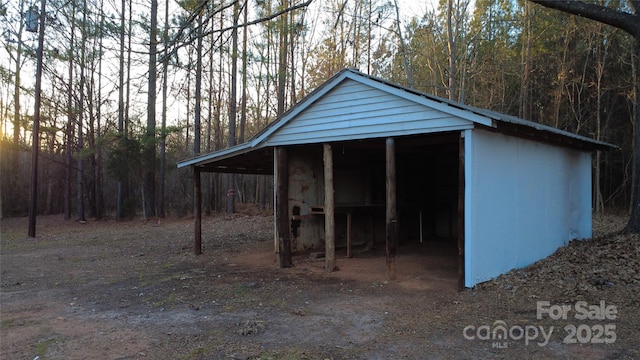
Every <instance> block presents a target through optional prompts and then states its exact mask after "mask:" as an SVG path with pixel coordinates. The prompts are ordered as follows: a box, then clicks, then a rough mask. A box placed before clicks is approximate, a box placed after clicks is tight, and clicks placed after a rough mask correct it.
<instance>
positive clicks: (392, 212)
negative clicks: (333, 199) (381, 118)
mask: <svg viewBox="0 0 640 360" xmlns="http://www.w3.org/2000/svg"><path fill="white" fill-rule="evenodd" d="M386 169H387V171H386V187H387V196H386V197H387V201H386V203H387V206H386V210H387V211H386V231H385V242H386V254H387V280H395V278H396V251H397V248H398V210H397V199H396V151H395V141H394V140H393V138H388V139H387V142H386Z"/></svg>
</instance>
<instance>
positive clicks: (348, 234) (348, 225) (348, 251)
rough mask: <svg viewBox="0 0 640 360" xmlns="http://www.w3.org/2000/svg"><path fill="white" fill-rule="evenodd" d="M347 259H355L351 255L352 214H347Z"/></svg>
mask: <svg viewBox="0 0 640 360" xmlns="http://www.w3.org/2000/svg"><path fill="white" fill-rule="evenodd" d="M347 257H348V258H351V257H353V254H352V253H351V212H348V213H347Z"/></svg>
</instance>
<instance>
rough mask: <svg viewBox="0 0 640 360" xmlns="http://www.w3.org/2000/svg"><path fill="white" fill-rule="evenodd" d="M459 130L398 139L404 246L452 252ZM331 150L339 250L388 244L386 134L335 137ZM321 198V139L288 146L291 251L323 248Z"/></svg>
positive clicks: (400, 227) (454, 247) (400, 222)
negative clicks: (342, 139) (351, 138)
mask: <svg viewBox="0 0 640 360" xmlns="http://www.w3.org/2000/svg"><path fill="white" fill-rule="evenodd" d="M459 136H460V133H459V132H452V133H438V134H429V135H421V136H414V137H401V138H396V186H397V208H398V230H399V246H400V249H402V248H403V247H406V248H410V249H415V251H427V252H429V249H428V248H429V247H432V248H437V249H438V252H439V253H441V254H447V255H450V256H451V257H452V260H453V259H455V256H456V254H457V234H458V225H457V223H458V221H457V207H458V191H459V179H458V172H459ZM332 149H333V166H334V191H335V226H336V227H335V232H336V248H337V252H338V253H340V252H343V251H349V250H347V249H348V248H350V249H352V250H353V251H358V250H371V249H381V250H384V246H385V199H386V183H385V171H386V169H385V166H386V165H385V139H367V140H360V141H348V142H340V143H333V144H332ZM323 199H324V179H323V160H322V146H321V145H305V146H299V147H294V148H290V149H289V209H290V212H291V213H290V215H291V217H290V218H291V219H292V220H291V239H292V247H293V250H294V251H296V250H298V251H300V250H307V249H323V248H324V240H323V239H324V216H323V208H322V204H323ZM349 244H350V246H348V245H349ZM420 244H422V245H424V246H420ZM418 249H423V250H418Z"/></svg>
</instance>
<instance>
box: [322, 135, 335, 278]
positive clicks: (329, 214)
mask: <svg viewBox="0 0 640 360" xmlns="http://www.w3.org/2000/svg"><path fill="white" fill-rule="evenodd" d="M322 148H323V152H322V158H323V161H324V248H325V263H324V267H325V270H326V271H327V272H332V271H333V270H335V267H336V219H335V202H334V192H333V191H334V189H333V151H332V150H331V144H323V146H322Z"/></svg>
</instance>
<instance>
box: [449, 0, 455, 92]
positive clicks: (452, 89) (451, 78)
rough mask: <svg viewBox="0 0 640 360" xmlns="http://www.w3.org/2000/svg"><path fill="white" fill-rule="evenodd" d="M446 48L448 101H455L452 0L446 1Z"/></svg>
mask: <svg viewBox="0 0 640 360" xmlns="http://www.w3.org/2000/svg"><path fill="white" fill-rule="evenodd" d="M447 48H448V50H449V84H448V92H449V100H455V99H456V58H457V56H458V44H457V39H456V34H455V31H454V28H453V0H447Z"/></svg>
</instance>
